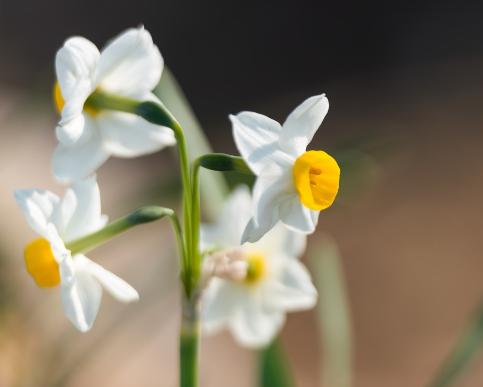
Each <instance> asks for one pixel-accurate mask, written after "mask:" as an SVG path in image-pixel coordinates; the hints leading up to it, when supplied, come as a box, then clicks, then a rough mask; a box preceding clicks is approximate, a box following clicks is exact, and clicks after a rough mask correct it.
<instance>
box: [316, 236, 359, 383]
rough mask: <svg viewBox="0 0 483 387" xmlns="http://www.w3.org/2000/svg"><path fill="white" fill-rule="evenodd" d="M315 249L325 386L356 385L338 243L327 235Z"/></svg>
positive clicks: (322, 367)
mask: <svg viewBox="0 0 483 387" xmlns="http://www.w3.org/2000/svg"><path fill="white" fill-rule="evenodd" d="M314 245H315V246H314V247H312V248H311V253H310V256H309V258H310V263H311V267H312V268H313V269H314V270H313V272H314V280H315V284H316V287H317V289H318V291H319V302H318V304H317V313H318V320H319V332H320V340H321V348H322V349H323V355H322V362H321V371H322V380H321V382H320V385H321V386H330V387H350V386H351V384H352V338H351V336H352V335H351V329H352V328H351V321H350V315H349V306H348V302H347V296H346V291H345V281H344V273H343V270H342V264H341V259H340V256H339V251H338V248H337V245H336V244H335V242H333V241H332V240H330V239H329V238H328V237H325V238H324V239H323V241H319V242H316V243H314Z"/></svg>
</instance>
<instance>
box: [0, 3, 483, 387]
mask: <svg viewBox="0 0 483 387" xmlns="http://www.w3.org/2000/svg"><path fill="white" fill-rule="evenodd" d="M482 19H483V6H476V5H473V4H464V2H460V3H458V4H456V3H449V4H447V5H444V4H443V3H441V2H435V3H434V4H431V3H430V2H419V3H418V5H417V6H413V7H411V6H409V5H407V4H406V5H405V6H404V7H403V6H399V5H397V3H392V5H391V6H389V4H388V3H387V2H383V1H376V2H372V3H367V2H366V3H360V2H355V1H353V2H350V1H349V2H343V3H340V2H339V3H336V2H326V1H292V2H289V1H264V2H255V1H253V2H250V1H245V2H207V1H204V2H196V1H191V2H190V1H156V2H155V1H147V0H137V1H135V2H134V1H133V2H120V1H118V2H111V1H107V0H96V1H92V0H87V1H86V0H82V1H81V0H78V1H58V0H51V1H48V2H41V1H35V0H25V1H6V0H0V49H1V50H0V52H1V53H2V56H1V59H0V133H1V135H2V136H1V140H0V176H1V178H2V184H1V187H2V189H1V190H0V213H2V215H3V216H2V220H1V221H0V386H1V387H4V386H5V387H17V386H18V387H27V386H36V387H39V386H42V387H43V386H49V387H60V386H69V387H70V386H72V387H81V386H88V385H104V386H106V387H110V386H113V387H114V386H116V387H122V386H126V387H127V386H133V385H143V386H146V387H149V386H153V387H154V386H175V385H176V383H177V368H176V367H177V343H176V340H177V339H176V335H177V329H178V325H177V324H178V317H177V316H178V309H177V308H178V307H177V301H178V297H177V289H176V257H175V251H174V245H173V243H172V236H171V232H170V229H169V227H168V225H167V224H161V223H160V224H153V225H148V226H143V227H140V228H138V229H136V230H133V231H130V232H129V234H127V235H126V236H124V237H121V238H118V239H116V240H114V241H112V242H111V243H109V244H108V245H105V246H103V247H102V248H100V249H98V250H96V251H95V252H94V253H92V254H91V257H92V258H93V259H96V260H98V261H99V262H101V263H102V264H104V265H105V266H106V267H108V268H109V269H112V270H113V271H115V272H116V273H118V274H119V275H121V276H122V277H123V278H125V279H127V280H128V281H129V282H131V283H132V284H133V285H134V286H135V287H137V288H138V289H139V290H140V292H141V295H142V299H141V301H140V302H139V303H138V304H137V305H130V306H125V305H121V304H118V303H116V302H114V301H112V299H110V298H109V297H108V296H106V297H105V298H104V300H103V306H102V308H101V311H100V314H99V316H98V320H97V322H96V324H95V326H94V329H93V330H92V332H90V333H89V334H87V335H81V334H79V333H77V332H75V331H74V330H73V328H72V327H71V326H70V325H69V324H68V323H67V322H66V321H65V318H64V317H63V315H62V310H61V307H60V303H59V302H58V301H59V300H58V293H57V292H56V291H55V290H53V291H44V290H39V289H38V288H36V287H35V286H34V284H33V282H32V281H31V280H30V278H28V276H27V274H26V272H25V270H24V268H23V261H22V249H23V246H24V245H25V243H26V242H28V241H29V240H30V239H31V238H32V237H33V234H32V233H31V232H30V230H29V229H28V227H27V225H26V223H25V221H24V219H23V217H22V216H21V214H20V212H19V210H18V209H17V207H16V205H15V203H14V201H13V196H12V192H13V190H14V189H17V188H28V187H39V188H49V189H52V190H54V191H56V192H58V193H59V194H60V193H62V187H60V186H57V185H56V184H55V182H54V181H53V179H52V177H51V175H50V170H49V163H50V154H51V152H52V150H53V147H54V145H55V139H54V132H53V128H54V125H55V120H56V116H55V114H54V112H53V108H52V106H51V102H50V98H51V97H50V88H51V85H52V83H53V80H54V73H53V58H54V55H55V52H56V50H57V49H58V48H59V47H60V45H61V44H62V42H63V41H64V40H65V39H66V38H67V37H69V36H71V35H76V34H78V35H83V36H86V37H88V38H90V39H91V40H93V41H94V42H95V43H96V44H97V45H98V46H102V45H103V44H104V43H105V41H106V40H107V39H109V38H111V37H112V36H114V35H116V34H118V33H119V32H121V31H122V30H124V29H125V28H127V27H130V26H137V25H139V24H144V25H145V27H146V28H147V29H148V30H149V31H150V32H151V33H152V35H153V38H154V40H155V42H156V43H157V44H158V46H159V47H160V49H161V52H162V53H163V56H164V58H165V61H166V64H167V65H168V66H169V67H170V69H171V70H172V71H173V73H174V74H175V76H176V77H177V79H178V81H179V82H180V84H181V86H182V87H183V89H184V91H185V92H186V95H187V97H188V98H189V100H190V102H191V104H192V106H193V108H194V110H195V112H196V114H197V116H198V118H199V119H200V121H201V124H202V125H203V127H204V128H205V129H206V133H207V135H208V137H209V138H210V139H211V140H212V144H213V147H214V148H215V150H217V151H223V152H235V148H234V144H233V141H232V138H231V133H230V126H229V122H228V120H227V115H228V114H229V113H236V112H238V111H240V110H254V111H258V112H261V113H264V114H266V115H269V116H272V117H273V118H276V119H279V120H283V119H284V117H285V116H286V115H287V113H288V112H290V110H291V109H292V108H294V107H295V106H296V105H297V104H298V103H300V102H301V101H302V100H303V99H305V98H306V97H308V96H310V95H313V94H316V93H320V92H326V93H327V95H328V97H329V100H330V102H331V110H330V112H329V115H328V116H327V118H326V120H325V122H324V123H323V125H322V128H321V130H320V131H319V132H318V135H317V137H316V140H315V143H314V147H321V148H323V149H327V150H328V151H329V152H333V153H335V154H336V155H337V154H339V153H340V154H344V155H346V154H347V151H348V150H349V151H357V152H361V153H363V154H364V158H361V159H356V161H359V162H362V160H363V161H364V168H363V169H364V170H363V171H362V172H361V168H358V167H360V165H359V162H356V163H355V164H356V165H354V163H352V164H350V165H349V166H348V168H347V170H343V173H345V172H346V171H349V169H350V173H349V172H347V176H346V178H345V180H344V181H343V185H342V188H341V192H342V195H341V197H340V200H339V201H338V205H337V206H335V207H334V208H332V209H331V210H329V211H327V212H326V213H324V214H323V216H321V223H320V227H319V232H318V234H317V235H315V236H313V237H312V238H313V242H315V240H316V239H317V238H319V237H321V236H322V235H323V234H328V235H330V236H331V237H332V238H333V239H334V240H335V241H336V242H337V244H338V246H339V250H340V253H341V257H342V264H343V268H344V270H345V274H346V283H347V296H348V298H349V303H350V308H351V311H350V313H351V316H352V327H353V339H354V343H353V346H354V377H353V380H354V386H355V387H379V386H381V387H407V386H424V385H426V384H427V383H428V382H429V381H430V380H431V377H432V375H434V373H435V371H436V369H437V368H438V366H439V365H440V363H441V361H442V360H443V359H444V358H445V356H446V355H447V353H448V351H449V350H450V348H452V346H453V343H454V341H455V340H456V338H457V337H458V335H459V334H460V332H461V330H462V329H463V327H464V326H465V324H466V321H467V319H468V317H469V316H470V314H471V312H472V311H473V310H474V308H475V307H476V305H477V304H478V303H479V302H480V298H481V296H482V295H483V281H482V273H483V260H482V253H481V252H482V251H483V238H482V234H483V216H482V214H483V200H482V199H483V171H482V164H483V152H482V151H481V146H482V145H483V130H482V127H483V109H482V108H481V104H482V101H483V70H482V69H483V24H482V22H481V20H482ZM344 152H345V153H344ZM174 166H176V163H175V159H174V158H173V153H172V152H170V151H166V152H163V153H161V154H158V155H153V156H147V157H144V158H140V159H136V160H119V159H116V160H110V161H109V162H108V163H107V165H106V166H105V167H103V168H102V169H101V170H100V172H99V174H98V177H99V182H100V186H101V190H102V192H103V206H104V211H105V213H107V214H109V216H110V218H111V219H114V218H116V217H117V216H120V215H123V214H125V213H126V212H128V211H130V210H131V209H133V208H135V207H138V206H140V205H143V204H151V203H153V202H156V203H160V204H163V205H175V203H176V200H177V196H176V169H175V168H174ZM315 337H317V320H316V318H315V314H314V313H312V312H310V313H301V314H295V315H292V316H290V317H289V319H288V323H287V325H286V328H285V330H284V332H283V335H282V339H283V344H284V347H285V348H286V350H287V352H288V354H289V357H290V360H291V362H292V365H293V369H294V372H295V376H296V379H297V382H298V385H299V386H301V387H313V386H314V387H315V386H321V384H320V378H321V373H322V372H323V370H321V369H320V357H321V356H322V354H323V352H324V343H321V344H320V343H319V341H318V340H317V339H314V338H315ZM202 351H203V353H202V355H203V356H202V358H203V360H202V372H201V374H202V386H210V387H217V386H219V387H221V386H227V385H230V386H233V387H247V386H252V385H255V384H254V381H253V380H254V372H253V370H254V368H256V365H255V360H256V356H254V354H253V353H250V352H249V351H246V350H244V349H241V348H239V347H238V346H237V345H236V344H235V343H234V342H233V340H232V339H231V338H230V337H229V335H220V336H217V337H215V338H206V339H205V340H204V341H203V349H202ZM458 385H459V386H463V387H474V386H481V385H483V359H481V358H480V359H477V361H476V362H475V363H474V364H473V366H472V367H471V368H470V369H469V371H468V373H467V374H466V375H465V377H464V378H462V379H461V381H460V384H458ZM324 387H334V386H324Z"/></svg>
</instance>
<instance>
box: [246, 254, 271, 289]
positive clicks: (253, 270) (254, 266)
mask: <svg viewBox="0 0 483 387" xmlns="http://www.w3.org/2000/svg"><path fill="white" fill-rule="evenodd" d="M247 263H248V267H247V274H246V276H245V279H244V282H245V283H248V284H253V283H256V282H258V281H260V280H261V279H262V278H263V277H264V276H265V274H266V272H267V263H266V261H265V257H264V256H263V255H261V254H250V255H248V257H247Z"/></svg>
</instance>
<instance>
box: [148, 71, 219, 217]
mask: <svg viewBox="0 0 483 387" xmlns="http://www.w3.org/2000/svg"><path fill="white" fill-rule="evenodd" d="M154 93H155V94H156V95H157V96H158V97H159V98H160V99H161V100H162V101H163V103H164V104H165V105H166V107H167V108H168V109H169V110H170V111H171V113H173V115H174V116H175V117H176V119H177V120H178V121H179V122H180V124H181V126H182V127H183V130H184V131H185V135H186V142H187V145H188V152H189V155H190V157H191V159H192V160H193V159H195V158H197V157H199V156H201V155H204V154H206V153H212V152H213V150H212V149H211V146H210V143H209V142H208V140H207V138H206V136H205V133H204V131H203V129H202V127H201V125H200V123H199V121H198V119H197V118H196V115H195V113H194V112H193V109H192V108H191V106H190V104H189V102H188V100H187V98H186V96H185V95H184V93H183V90H182V89H181V87H180V86H179V84H178V82H177V81H176V79H175V77H174V76H173V74H172V73H171V71H169V69H167V68H166V67H165V69H164V71H163V76H162V77H161V82H160V83H159V85H158V86H157V87H156V89H155V90H154ZM201 173H203V176H202V179H200V180H201V181H202V182H203V183H202V184H201V186H200V190H201V200H203V211H204V212H205V214H206V215H208V217H210V218H214V217H215V216H216V214H217V213H218V211H219V210H220V203H222V202H223V200H224V198H225V196H226V195H227V194H228V186H227V184H226V182H225V180H224V178H223V175H222V174H220V173H217V172H207V173H205V172H201Z"/></svg>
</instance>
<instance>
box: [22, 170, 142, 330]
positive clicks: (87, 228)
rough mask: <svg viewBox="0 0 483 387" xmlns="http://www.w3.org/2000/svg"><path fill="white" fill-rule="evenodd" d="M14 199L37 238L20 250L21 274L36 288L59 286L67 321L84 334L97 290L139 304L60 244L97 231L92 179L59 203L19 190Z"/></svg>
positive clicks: (132, 293) (99, 222)
mask: <svg viewBox="0 0 483 387" xmlns="http://www.w3.org/2000/svg"><path fill="white" fill-rule="evenodd" d="M15 198H16V200H17V203H18V204H19V206H20V208H21V209H22V211H23V213H24V215H25V217H26V219H27V221H28V223H29V225H30V227H32V228H33V230H34V231H35V232H36V233H37V234H39V238H37V239H35V240H33V241H32V242H31V243H29V244H28V245H27V246H26V248H25V263H26V266H27V271H28V272H29V273H30V274H31V275H32V277H33V278H34V280H35V282H36V283H37V285H38V286H40V287H42V288H52V287H57V286H60V291H61V298H62V304H63V306H64V311H65V314H66V315H67V317H68V318H69V320H70V321H71V322H72V323H73V324H74V325H75V327H76V328H77V329H79V330H80V331H82V332H85V331H87V330H89V329H90V328H91V327H92V324H93V323H94V320H95V318H96V316H97V312H98V310H99V306H100V303H101V296H102V287H104V288H105V289H106V290H107V291H108V292H109V293H110V294H111V295H112V296H114V297H115V298H116V299H118V300H119V301H121V302H132V301H137V300H138V299H139V295H138V293H137V292H136V290H135V289H134V288H133V287H131V286H130V285H129V284H127V283H126V282H125V281H124V280H122V279H120V278H119V277H117V276H115V275H114V274H112V273H111V272H109V271H107V270H105V269H104V268H103V267H101V266H100V265H98V264H97V263H94V262H93V261H91V260H90V259H88V258H87V257H86V256H84V255H82V254H76V255H74V256H72V255H71V253H70V251H69V250H68V249H67V248H66V243H68V242H70V241H73V240H75V239H78V238H81V237H83V236H86V235H87V234H90V233H92V232H94V231H97V230H99V229H100V228H102V227H103V226H104V225H105V224H106V222H107V218H106V217H105V216H103V215H101V207H100V195H99V188H98V186H97V183H96V180H95V177H90V178H89V179H87V180H84V181H78V182H76V183H75V184H74V185H73V186H72V188H70V189H68V190H67V192H66V194H65V196H64V198H63V199H62V200H61V199H59V197H58V196H57V195H55V194H53V193H51V192H49V191H45V190H38V189H32V190H19V191H16V192H15Z"/></svg>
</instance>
